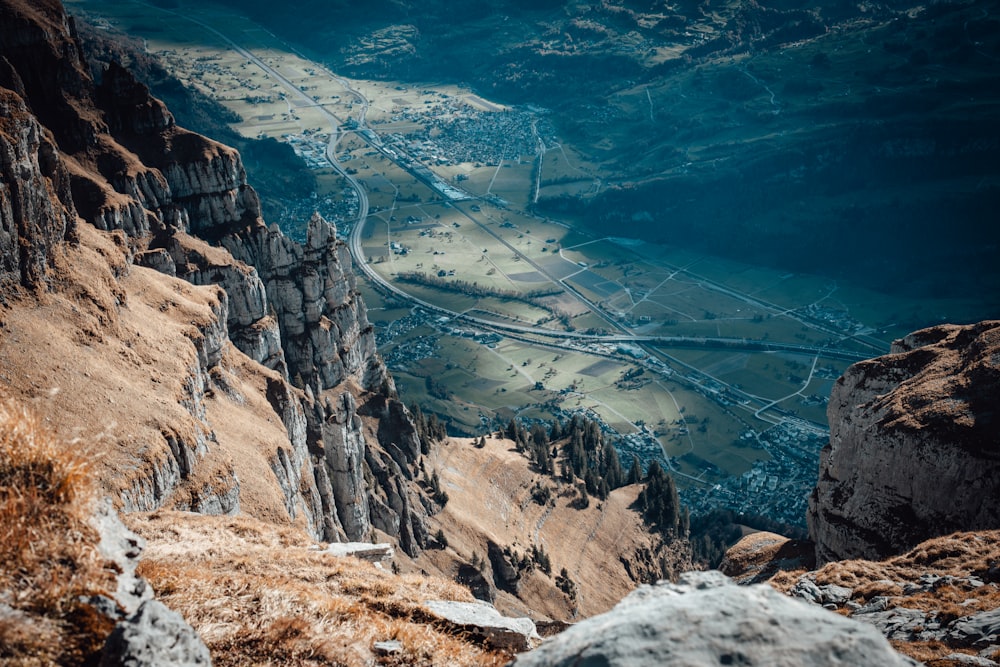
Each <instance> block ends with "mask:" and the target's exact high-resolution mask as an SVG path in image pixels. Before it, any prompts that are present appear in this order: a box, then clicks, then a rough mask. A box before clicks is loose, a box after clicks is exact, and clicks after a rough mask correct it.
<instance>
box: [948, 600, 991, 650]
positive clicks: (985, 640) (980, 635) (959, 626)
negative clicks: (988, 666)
mask: <svg viewBox="0 0 1000 667" xmlns="http://www.w3.org/2000/svg"><path fill="white" fill-rule="evenodd" d="M948 638H949V639H951V640H953V641H956V642H959V643H963V644H969V645H970V646H976V647H982V646H989V645H992V644H997V643H1000V609H991V610H989V611H984V612H981V613H979V614H974V615H972V616H964V617H962V618H960V619H958V620H957V621H955V622H954V623H952V624H951V630H950V632H949V633H948Z"/></svg>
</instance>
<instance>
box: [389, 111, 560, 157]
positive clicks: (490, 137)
mask: <svg viewBox="0 0 1000 667" xmlns="http://www.w3.org/2000/svg"><path fill="white" fill-rule="evenodd" d="M536 119H537V116H535V115H534V114H532V113H529V112H527V111H521V110H504V111H497V112H486V111H479V110H478V109H474V108H473V107H471V106H468V105H467V104H464V103H461V102H459V101H458V100H457V99H452V98H449V99H448V100H446V101H445V102H439V103H438V104H436V105H434V106H432V107H428V108H425V109H420V110H417V109H412V110H407V111H404V112H402V113H400V114H398V115H396V116H393V117H392V120H393V121H396V122H399V121H404V120H405V121H410V122H415V123H419V124H420V125H421V126H422V128H423V129H422V130H420V131H418V132H414V133H410V134H408V135H406V136H404V135H401V134H390V135H388V136H384V137H383V140H385V141H387V142H389V143H394V144H397V145H402V146H405V148H406V151H407V152H408V153H409V154H410V155H412V156H413V157H415V158H417V159H419V160H421V161H424V162H430V163H433V164H438V165H447V164H457V163H462V162H468V163H475V164H483V165H498V164H500V161H501V160H505V159H507V160H516V159H518V158H519V157H521V156H533V155H535V154H536V153H537V152H538V138H537V137H536V134H535V127H534V124H535V123H536ZM539 124H542V123H541V121H539ZM548 134H551V130H550V131H549V132H548Z"/></svg>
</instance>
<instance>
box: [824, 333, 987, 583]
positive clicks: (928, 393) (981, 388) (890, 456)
mask: <svg viewBox="0 0 1000 667" xmlns="http://www.w3.org/2000/svg"><path fill="white" fill-rule="evenodd" d="M998 392H1000V321H985V322H980V323H978V324H973V325H968V326H953V325H942V326H938V327H933V328H929V329H924V330H922V331H918V332H916V333H913V334H910V335H909V336H907V337H905V338H903V339H902V340H899V341H896V342H895V343H894V344H893V347H892V351H891V353H890V354H888V355H885V356H882V357H878V358H876V359H871V360H869V361H863V362H860V363H857V364H854V365H853V366H851V367H850V368H849V369H848V370H847V372H846V373H844V375H843V377H841V378H840V379H839V380H838V381H837V383H836V385H835V387H834V389H833V392H832V395H831V398H830V404H829V408H828V416H829V421H830V443H829V444H828V445H827V446H826V447H824V448H823V451H822V452H821V454H820V471H819V480H818V482H817V484H816V488H815V489H814V491H813V493H812V496H811V497H810V500H809V514H808V517H807V519H808V523H809V530H810V536H811V538H812V539H813V541H814V542H815V543H816V557H817V561H818V562H819V563H821V564H822V563H825V562H830V561H833V560H841V559H845V558H870V559H877V558H882V557H886V556H891V555H894V554H899V553H902V552H903V551H905V550H907V549H909V548H911V547H913V546H914V545H916V544H917V543H918V542H920V541H922V540H925V539H927V538H930V537H933V536H936V535H945V534H948V533H950V532H953V531H958V530H977V529H988V528H997V527H1000V414H998V411H997V396H998Z"/></svg>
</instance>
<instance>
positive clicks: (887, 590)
mask: <svg viewBox="0 0 1000 667" xmlns="http://www.w3.org/2000/svg"><path fill="white" fill-rule="evenodd" d="M998 563H1000V530H986V531H978V532H969V533H954V534H952V535H946V536H944V537H936V538H934V539H931V540H927V541H926V542H923V543H921V544H919V545H917V546H916V547H914V548H913V549H912V550H910V551H909V552H907V553H905V554H902V555H900V556H896V557H894V558H889V559H887V560H884V561H868V560H847V561H840V562H835V563H829V564H827V565H825V566H824V567H822V568H820V569H819V570H817V571H816V572H814V573H813V575H814V576H815V579H816V583H817V584H819V585H820V586H822V585H825V584H837V585H839V586H846V587H848V588H851V589H852V590H853V591H854V593H853V595H852V598H853V599H854V600H855V601H856V602H859V603H865V602H867V601H869V600H871V599H872V598H873V597H875V596H885V597H887V598H888V605H889V607H890V608H892V607H906V608H908V609H918V610H920V611H923V612H926V613H927V614H928V615H930V616H931V617H934V618H936V619H937V620H938V621H940V622H941V623H942V624H946V623H950V622H951V621H954V620H955V619H957V618H961V617H962V616H969V615H971V614H976V613H979V612H982V611H987V610H991V609H997V608H998V607H1000V586H997V584H996V582H995V581H990V579H991V575H990V574H989V573H990V569H991V568H995V567H996V565H997V564H998ZM803 574H805V572H781V573H779V574H777V575H776V576H775V577H773V578H772V579H771V580H770V582H769V583H770V584H771V585H772V586H774V587H775V588H777V589H778V590H781V591H784V592H788V591H790V590H791V589H792V587H794V586H795V584H796V582H797V581H798V580H799V578H800V577H801V575H803ZM925 574H932V575H937V576H939V577H945V576H952V577H956V578H957V579H958V580H959V581H960V580H962V579H964V578H967V577H969V576H975V577H979V578H981V579H983V580H984V581H986V582H987V584H986V585H985V586H981V587H978V588H972V587H970V586H966V585H962V584H957V585H956V582H952V583H943V582H942V583H941V584H940V585H937V586H936V587H932V588H930V590H926V591H919V592H916V593H910V594H906V593H904V586H905V584H907V583H917V582H918V581H919V580H920V577H921V576H922V575H925ZM994 576H995V575H994ZM893 646H894V647H895V649H896V650H897V651H899V652H900V653H904V654H906V655H908V656H910V657H912V658H915V659H917V660H919V661H921V662H924V663H926V664H928V665H932V666H935V667H943V666H944V665H950V664H954V663H953V662H952V661H945V660H943V659H942V658H943V656H945V655H948V654H950V653H956V652H962V651H965V650H966V649H964V648H963V647H961V646H951V645H949V644H947V643H946V642H941V641H930V642H927V641H920V642H908V641H894V642H893Z"/></svg>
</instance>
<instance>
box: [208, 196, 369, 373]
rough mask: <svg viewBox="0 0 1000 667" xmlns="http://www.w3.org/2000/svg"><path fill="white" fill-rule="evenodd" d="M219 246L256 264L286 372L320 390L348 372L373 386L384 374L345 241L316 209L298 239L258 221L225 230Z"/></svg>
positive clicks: (254, 265)
mask: <svg viewBox="0 0 1000 667" xmlns="http://www.w3.org/2000/svg"><path fill="white" fill-rule="evenodd" d="M221 243H222V245H223V246H224V247H225V248H226V249H227V250H229V251H230V253H231V254H232V255H233V257H234V258H236V259H237V260H239V261H241V262H244V263H245V264H248V265H250V266H253V267H255V268H256V270H257V272H258V274H259V275H260V278H261V280H262V281H263V282H264V284H265V285H266V289H267V297H268V301H269V303H270V304H271V306H272V307H273V308H274V310H275V313H276V318H277V321H278V326H279V329H280V330H281V338H282V341H283V346H284V349H285V355H286V359H287V361H288V374H289V376H290V377H291V378H293V379H296V383H298V382H299V380H301V384H302V385H303V386H311V387H314V389H316V390H319V391H322V390H324V389H329V388H330V387H335V386H337V385H338V384H340V383H341V382H343V381H344V380H345V379H347V378H348V377H352V378H354V379H355V380H356V381H357V382H358V383H359V384H360V385H361V386H362V387H363V388H365V389H369V390H371V389H374V388H377V387H378V386H379V384H380V383H381V382H382V381H383V379H384V378H385V377H386V375H387V372H386V370H385V367H384V365H383V364H382V362H381V361H380V360H379V359H378V355H377V354H376V351H375V335H374V329H373V327H372V325H371V324H370V323H369V322H368V315H367V311H366V310H365V307H364V303H363V302H362V301H361V298H360V296H359V295H358V292H357V287H356V285H355V279H354V273H353V271H352V270H351V257H350V253H349V251H348V249H347V245H346V244H345V243H343V242H342V241H339V240H338V239H337V237H336V230H335V229H334V227H333V225H331V224H330V223H328V222H327V221H326V220H324V219H323V218H322V217H320V216H319V215H318V214H316V215H314V216H313V217H312V219H311V220H310V221H309V226H308V229H307V236H306V243H305V244H304V245H302V244H299V243H296V242H295V241H293V240H291V239H290V238H288V237H287V236H285V235H284V234H283V233H281V231H280V230H279V229H277V227H275V226H272V227H271V228H267V227H265V226H264V225H262V224H258V225H254V226H252V227H250V228H247V229H244V230H241V231H239V232H236V233H232V234H229V235H227V236H225V237H224V238H223V239H222V240H221Z"/></svg>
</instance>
